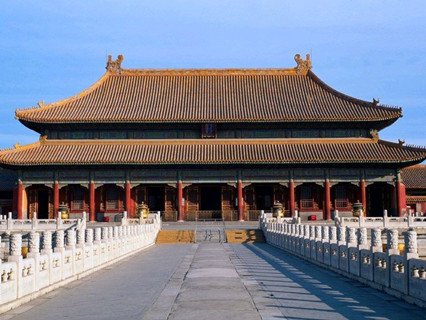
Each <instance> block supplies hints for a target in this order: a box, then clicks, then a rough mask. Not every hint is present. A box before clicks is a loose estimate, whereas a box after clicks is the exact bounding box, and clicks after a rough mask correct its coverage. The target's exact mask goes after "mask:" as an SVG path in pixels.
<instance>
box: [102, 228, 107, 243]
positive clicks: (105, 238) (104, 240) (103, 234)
mask: <svg viewBox="0 0 426 320" xmlns="http://www.w3.org/2000/svg"><path fill="white" fill-rule="evenodd" d="M107 240H108V227H102V228H101V242H107Z"/></svg>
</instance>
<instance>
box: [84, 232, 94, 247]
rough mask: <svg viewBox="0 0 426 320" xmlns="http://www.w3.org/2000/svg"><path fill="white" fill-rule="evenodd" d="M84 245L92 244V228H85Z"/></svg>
mask: <svg viewBox="0 0 426 320" xmlns="http://www.w3.org/2000/svg"><path fill="white" fill-rule="evenodd" d="M85 244H86V245H88V246H91V245H92V244H93V229H91V228H89V229H86V243H85Z"/></svg>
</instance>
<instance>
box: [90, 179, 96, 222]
mask: <svg viewBox="0 0 426 320" xmlns="http://www.w3.org/2000/svg"><path fill="white" fill-rule="evenodd" d="M95 203H96V201H95V183H94V182H93V181H90V184H89V220H90V221H95V219H96V217H95Z"/></svg>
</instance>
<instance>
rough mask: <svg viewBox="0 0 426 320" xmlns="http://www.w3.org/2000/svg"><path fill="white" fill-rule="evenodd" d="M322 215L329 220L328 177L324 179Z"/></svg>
mask: <svg viewBox="0 0 426 320" xmlns="http://www.w3.org/2000/svg"><path fill="white" fill-rule="evenodd" d="M324 216H325V219H326V220H331V208H330V181H329V180H328V179H325V181H324Z"/></svg>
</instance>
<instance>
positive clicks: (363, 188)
mask: <svg viewBox="0 0 426 320" xmlns="http://www.w3.org/2000/svg"><path fill="white" fill-rule="evenodd" d="M359 189H360V193H361V203H362V211H363V212H364V217H366V216H367V188H366V186H365V180H364V179H361V181H360V182H359Z"/></svg>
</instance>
